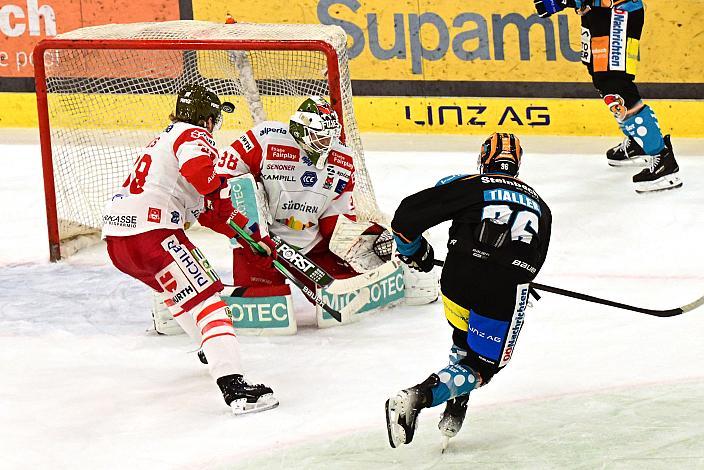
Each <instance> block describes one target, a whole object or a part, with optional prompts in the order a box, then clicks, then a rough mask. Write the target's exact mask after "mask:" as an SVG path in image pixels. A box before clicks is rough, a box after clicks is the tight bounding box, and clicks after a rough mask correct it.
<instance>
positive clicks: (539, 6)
mask: <svg viewBox="0 0 704 470" xmlns="http://www.w3.org/2000/svg"><path fill="white" fill-rule="evenodd" d="M589 1H591V0H589ZM533 3H534V4H535V10H536V11H537V12H538V16H539V17H541V18H547V17H548V16H551V15H554V14H555V13H557V12H558V11H562V10H564V9H565V8H577V2H576V0H533ZM582 3H587V2H582Z"/></svg>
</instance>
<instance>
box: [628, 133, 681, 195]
mask: <svg viewBox="0 0 704 470" xmlns="http://www.w3.org/2000/svg"><path fill="white" fill-rule="evenodd" d="M664 139H665V148H664V149H662V151H660V153H659V154H657V155H654V156H652V157H651V160H650V166H649V167H648V168H645V169H644V170H643V171H641V172H640V173H638V174H637V175H635V176H634V177H633V182H634V183H635V185H636V192H637V193H648V192H654V191H663V190H666V189H675V188H679V187H680V186H682V180H680V176H679V171H680V167H679V166H678V165H677V161H676V160H675V154H674V152H673V151H672V144H671V143H670V136H669V135H666V136H665V137H664Z"/></svg>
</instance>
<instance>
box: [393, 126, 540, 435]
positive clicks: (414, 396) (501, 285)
mask: <svg viewBox="0 0 704 470" xmlns="http://www.w3.org/2000/svg"><path fill="white" fill-rule="evenodd" d="M522 153H523V150H522V149H521V144H520V142H519V140H518V138H517V137H516V136H514V135H513V134H493V135H491V136H490V137H489V138H488V139H487V140H486V141H485V142H484V144H483V145H482V148H481V152H480V154H479V162H478V166H479V174H478V175H456V176H450V177H447V178H443V179H441V180H440V181H439V182H438V183H437V184H436V185H435V187H433V188H429V189H426V190H423V191H421V192H419V193H416V194H413V195H411V196H408V197H407V198H405V199H404V200H403V201H402V202H401V205H400V206H399V207H398V209H397V210H396V214H395V215H394V219H393V221H392V222H391V227H392V229H393V231H394V237H395V238H396V242H397V246H398V252H399V254H400V257H401V260H402V261H404V262H405V263H408V264H411V265H412V266H415V267H416V268H417V269H419V270H421V271H430V270H431V269H433V256H434V255H433V248H432V246H431V245H430V244H429V243H428V241H427V240H426V239H425V238H424V237H423V235H422V234H423V232H424V231H425V230H428V229H429V228H431V227H434V226H436V225H438V224H439V223H441V222H444V221H447V220H451V221H452V226H451V227H450V231H449V241H448V243H447V248H448V254H447V259H446V260H445V264H444V267H443V270H442V277H441V280H440V288H441V291H442V299H443V304H444V309H445V316H446V317H447V320H448V322H449V323H450V325H451V326H452V340H453V346H452V348H451V350H450V364H449V365H448V366H446V367H444V368H443V369H441V370H440V371H438V372H437V373H433V374H431V375H430V377H428V378H427V379H426V380H424V381H423V382H421V383H420V384H418V385H416V386H414V387H411V388H407V389H405V390H401V391H400V392H398V394H397V395H395V396H394V397H392V398H390V399H389V400H388V401H387V402H386V411H387V417H386V419H387V425H388V433H389V443H390V444H391V447H397V446H399V445H401V444H408V443H410V442H411V440H412V439H413V433H414V432H415V427H416V419H417V418H418V414H419V413H420V411H421V410H422V409H423V408H430V407H433V406H437V405H440V404H442V403H447V405H446V407H445V411H444V412H443V414H442V418H441V419H440V423H439V425H438V427H439V429H440V432H441V434H442V435H443V440H444V442H443V447H444V446H446V445H447V441H448V440H449V438H450V437H453V436H455V435H456V434H457V432H458V431H459V430H460V427H461V426H462V422H463V420H464V417H465V413H466V411H467V401H468V398H469V394H470V392H471V391H472V390H474V389H475V388H477V387H480V386H483V385H486V384H487V383H489V381H490V380H491V378H492V377H493V376H494V375H495V374H496V373H497V372H499V371H500V370H501V369H502V368H503V367H504V366H506V364H507V363H508V362H509V360H510V359H511V356H512V354H513V352H514V348H515V346H516V341H517V339H518V335H519V333H520V331H521V326H522V325H523V321H524V315H525V309H526V304H527V301H528V290H529V282H530V281H532V280H533V279H534V278H535V276H536V275H537V274H538V272H539V271H540V268H541V267H542V265H543V262H544V261H545V256H546V254H547V251H548V244H549V242H550V227H551V223H552V216H551V213H550V209H549V208H548V206H547V204H545V202H544V201H543V200H542V199H541V198H540V196H539V195H538V193H537V192H535V190H533V188H531V187H530V186H528V185H527V184H525V183H523V182H522V181H520V180H519V179H518V178H517V175H518V169H519V167H520V164H521V154H522Z"/></svg>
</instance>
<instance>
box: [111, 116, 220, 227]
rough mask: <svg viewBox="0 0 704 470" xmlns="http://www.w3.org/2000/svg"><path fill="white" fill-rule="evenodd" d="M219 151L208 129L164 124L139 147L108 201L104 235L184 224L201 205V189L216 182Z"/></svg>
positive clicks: (195, 215) (194, 216)
mask: <svg viewBox="0 0 704 470" xmlns="http://www.w3.org/2000/svg"><path fill="white" fill-rule="evenodd" d="M217 156H218V151H217V148H216V146H215V140H213V137H212V135H210V132H208V130H207V129H205V128H202V127H198V126H194V125H192V124H188V123H184V122H176V123H173V124H171V125H169V126H168V127H167V128H166V129H165V130H164V132H162V133H161V134H159V135H158V136H157V137H156V138H155V139H154V140H152V141H151V143H149V145H147V146H146V147H145V148H144V149H142V154H141V156H140V157H139V158H138V159H137V161H136V162H135V164H134V168H133V169H132V171H131V172H130V174H129V176H128V177H127V180H126V181H125V182H124V184H123V185H122V187H121V188H119V189H118V190H117V192H116V193H115V194H114V195H113V196H112V198H111V199H110V200H109V201H108V202H107V204H106V206H105V210H104V212H103V213H104V215H103V238H105V237H106V236H127V235H135V234H138V233H144V232H148V231H150V230H156V229H161V228H167V229H179V228H184V225H185V224H186V223H189V224H190V223H193V222H194V221H195V220H196V219H197V218H198V216H199V215H200V213H201V212H202V210H203V195H205V194H208V193H210V192H212V191H215V190H216V189H217V188H218V187H219V184H220V180H219V178H217V176H216V173H215V168H214V166H213V163H214V161H215V160H216V159H217Z"/></svg>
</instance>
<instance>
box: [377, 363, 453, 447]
mask: <svg viewBox="0 0 704 470" xmlns="http://www.w3.org/2000/svg"><path fill="white" fill-rule="evenodd" d="M439 381H440V379H439V378H438V376H437V375H436V374H432V375H431V376H430V377H428V378H427V379H425V381H424V382H423V383H420V384H418V385H416V386H415V387H411V388H407V389H405V390H401V391H400V392H398V393H397V394H396V396H393V397H391V398H389V399H388V400H386V429H387V431H388V434H389V444H390V445H391V447H393V448H394V449H395V448H396V447H398V446H399V445H401V444H410V443H411V441H412V440H413V434H414V433H415V431H416V424H417V422H418V414H419V413H420V410H422V409H423V408H427V407H428V406H429V405H430V403H431V402H432V393H431V391H430V390H431V388H432V387H433V386H434V385H436V384H437V383H438V382H439Z"/></svg>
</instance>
